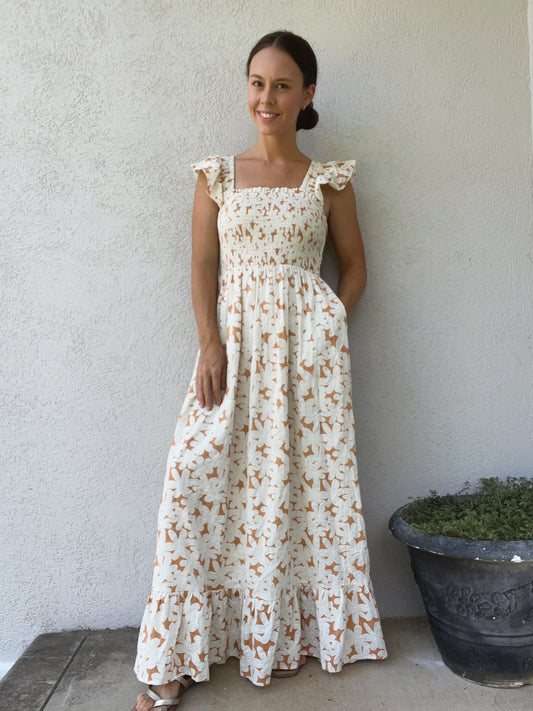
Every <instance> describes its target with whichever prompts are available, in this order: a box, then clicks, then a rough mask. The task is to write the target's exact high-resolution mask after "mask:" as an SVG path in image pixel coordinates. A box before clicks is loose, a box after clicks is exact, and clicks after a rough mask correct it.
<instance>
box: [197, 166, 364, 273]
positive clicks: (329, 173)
mask: <svg viewBox="0 0 533 711" xmlns="http://www.w3.org/2000/svg"><path fill="white" fill-rule="evenodd" d="M193 168H194V170H195V171H196V172H199V171H200V170H201V171H203V172H204V173H205V175H206V178H207V191H208V194H209V195H210V197H211V198H212V199H213V200H215V202H216V203H217V204H218V206H219V213H218V233H219V240H220V268H221V272H222V273H225V272H228V271H230V270H238V271H246V270H247V269H248V268H251V267H256V266H260V265H263V266H267V265H272V266H274V265H281V264H286V265H294V266H297V267H300V268H302V269H306V270H309V271H311V272H313V273H314V274H317V275H318V274H319V273H320V264H321V261H322V253H323V250H324V244H325V240H326V234H327V217H326V214H325V212H324V199H323V195H322V190H321V185H324V184H328V185H331V186H332V187H334V188H336V189H337V190H342V188H344V187H345V185H346V183H347V182H348V180H350V178H351V177H352V175H353V173H354V169H355V161H353V160H352V161H345V162H342V163H336V162H330V163H319V162H318V161H311V164H310V166H309V168H308V170H307V173H306V175H305V178H304V180H303V182H302V184H301V185H300V187H299V188H286V187H278V188H266V187H251V188H241V189H236V188H235V187H234V159H233V157H218V156H215V157H212V158H207V159H206V160H204V161H202V162H201V163H196V164H194V165H193Z"/></svg>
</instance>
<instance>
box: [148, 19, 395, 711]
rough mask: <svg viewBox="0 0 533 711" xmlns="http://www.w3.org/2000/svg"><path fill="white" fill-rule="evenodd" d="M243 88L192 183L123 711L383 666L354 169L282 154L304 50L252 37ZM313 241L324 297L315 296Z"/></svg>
mask: <svg viewBox="0 0 533 711" xmlns="http://www.w3.org/2000/svg"><path fill="white" fill-rule="evenodd" d="M247 74H248V106H249V109H250V114H251V117H252V120H253V122H254V124H255V126H256V128H257V134H258V135H257V141H256V143H255V144H254V145H253V146H252V147H251V148H250V149H249V150H247V151H245V152H244V153H242V154H240V155H238V156H236V157H235V158H233V157H218V156H216V157H211V158H208V159H206V160H204V161H202V162H201V163H197V164H195V165H194V166H193V168H194V170H195V171H196V173H197V175H198V182H197V187H196V194H195V201H194V209H193V225H192V240H193V253H192V296H193V303H194V311H195V317H196V321H197V326H198V336H199V352H198V356H197V361H196V365H195V370H194V373H193V378H192V380H191V384H190V386H189V389H188V392H187V395H186V398H185V401H184V403H183V406H182V410H181V412H180V415H179V419H178V424H177V427H176V433H175V435H174V439H173V442H172V446H171V449H170V454H169V458H168V464H167V474H166V479H165V486H164V492H163V498H162V502H161V507H160V511H159V519H158V543H157V553H156V560H155V568H154V577H153V584H152V590H151V593H150V596H149V600H148V604H147V607H146V610H145V613H144V618H143V621H142V625H141V630H140V635H139V644H138V654H137V660H136V663H135V672H136V674H137V676H138V678H139V680H141V681H144V682H146V683H147V684H148V685H149V686H148V690H147V691H146V693H143V694H140V695H139V697H138V699H137V705H136V707H135V709H137V711H147V710H148V709H150V708H153V707H157V708H160V707H163V708H166V709H172V708H174V707H175V706H177V704H178V703H179V701H180V699H181V694H182V692H183V691H184V690H185V689H186V688H187V686H188V685H189V684H190V683H192V681H196V682H199V681H204V680H207V679H208V678H209V664H211V663H223V662H225V661H226V660H227V659H228V657H231V656H236V657H238V658H239V659H240V671H241V675H242V676H244V677H246V678H248V679H249V680H250V681H251V682H252V683H254V684H256V685H258V686H264V685H267V684H269V683H270V679H271V677H272V676H294V675H295V674H297V673H298V671H299V669H300V667H301V666H302V665H303V664H304V663H305V661H306V659H307V656H312V657H317V658H318V659H320V661H321V665H322V668H323V669H325V670H327V671H330V672H336V671H340V670H341V668H342V666H343V664H346V663H349V662H353V661H355V660H357V659H383V658H384V657H385V656H386V650H385V644H384V641H383V636H382V632H381V624H380V620H379V615H378V611H377V608H376V604H375V601H374V596H373V592H372V585H371V582H370V578H369V563H368V551H367V546H366V540H365V530H364V521H363V518H362V512H361V503H360V494H359V487H358V480H357V464H356V457H355V441H354V430H353V424H354V420H353V412H352V404H351V372H350V360H349V352H348V336H347V314H348V313H349V311H350V310H351V309H352V308H353V307H354V306H355V304H356V303H357V302H358V301H359V299H360V297H361V295H362V293H363V290H364V288H365V281H366V270H365V259H364V252H363V245H362V240H361V235H360V231H359V227H358V223H357V215H356V206H355V197H354V192H353V189H352V187H351V185H350V182H349V181H350V178H351V177H352V175H353V172H354V167H355V162H354V161H346V162H342V163H334V162H331V163H325V164H322V163H319V162H317V161H312V160H310V159H309V158H307V157H306V156H305V155H304V154H303V153H301V152H300V151H299V149H298V147H297V143H296V132H297V130H299V129H300V128H305V129H310V128H312V127H313V126H314V125H315V124H316V123H317V121H318V114H317V113H316V111H315V110H314V109H313V105H312V104H313V97H314V93H315V85H316V74H317V69H316V59H315V56H314V54H313V51H312V49H311V47H310V46H309V45H308V43H307V42H306V41H305V40H303V39H302V38H300V37H298V36H296V35H293V34H292V33H290V32H274V33H272V34H269V35H266V36H265V37H263V38H262V39H261V40H259V42H258V43H257V44H256V46H255V47H254V48H253V49H252V51H251V53H250V56H249V59H248V64H247ZM326 233H329V235H330V238H331V240H332V242H333V245H334V247H335V249H336V251H337V254H338V257H339V268H340V279H339V288H338V294H335V293H334V292H333V291H332V289H331V288H330V287H329V286H328V285H327V284H326V283H325V282H324V281H323V280H322V279H321V278H320V263H321V259H322V251H323V247H324V242H325V238H326ZM219 265H220V266H219ZM159 699H162V700H163V703H160V702H159V701H158V700H159ZM154 702H155V703H154Z"/></svg>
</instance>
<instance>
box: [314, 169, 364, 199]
mask: <svg viewBox="0 0 533 711" xmlns="http://www.w3.org/2000/svg"><path fill="white" fill-rule="evenodd" d="M313 167H314V170H313V174H314V190H315V194H316V196H317V197H318V199H319V200H322V190H321V187H322V186H330V187H331V188H334V189H335V190H343V189H344V188H345V187H346V185H347V184H348V183H349V182H350V180H351V179H352V178H353V177H354V175H355V160H342V161H340V160H330V161H327V162H326V163H322V162H321V161H316V160H315V161H313Z"/></svg>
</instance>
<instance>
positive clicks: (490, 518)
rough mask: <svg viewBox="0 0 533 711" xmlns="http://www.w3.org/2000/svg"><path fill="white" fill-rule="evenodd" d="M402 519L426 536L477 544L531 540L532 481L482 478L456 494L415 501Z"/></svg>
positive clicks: (532, 520)
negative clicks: (475, 485) (475, 541)
mask: <svg viewBox="0 0 533 711" xmlns="http://www.w3.org/2000/svg"><path fill="white" fill-rule="evenodd" d="M402 518H403V519H404V520H405V521H406V522H407V523H409V524H410V525H411V526H415V527H416V528H419V529H420V530H422V531H424V532H425V533H433V534H437V535H441V536H452V537H454V538H466V539H470V540H478V541H523V540H532V539H533V479H530V478H527V477H524V476H522V477H514V476H508V477H507V478H506V479H498V478H497V477H489V478H482V479H480V480H479V482H478V484H477V487H476V490H475V491H474V492H473V493H470V483H469V482H467V483H466V485H465V487H464V488H463V489H462V490H461V491H460V492H459V493H458V494H446V495H445V496H439V495H438V494H437V492H436V491H431V492H430V496H426V497H424V498H419V499H415V500H414V501H413V503H412V504H410V505H409V506H408V507H407V508H406V509H405V511H404V512H403V513H402Z"/></svg>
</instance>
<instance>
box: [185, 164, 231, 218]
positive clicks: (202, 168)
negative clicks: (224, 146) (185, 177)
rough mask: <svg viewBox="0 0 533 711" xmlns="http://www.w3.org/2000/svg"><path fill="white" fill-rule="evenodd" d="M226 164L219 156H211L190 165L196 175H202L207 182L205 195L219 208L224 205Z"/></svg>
mask: <svg viewBox="0 0 533 711" xmlns="http://www.w3.org/2000/svg"><path fill="white" fill-rule="evenodd" d="M226 163H227V161H226V160H225V159H224V158H221V157H220V156H211V157H209V158H205V159H204V160H202V161H199V162H198V163H193V164H192V165H191V168H192V169H193V170H194V172H195V173H196V175H199V174H200V173H204V175H205V177H206V180H207V194H208V195H209V197H210V198H212V199H213V200H214V201H215V202H216V204H217V205H218V206H219V207H221V206H222V205H223V203H224V186H225V183H226V178H227V174H228V170H227V164H226Z"/></svg>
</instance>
